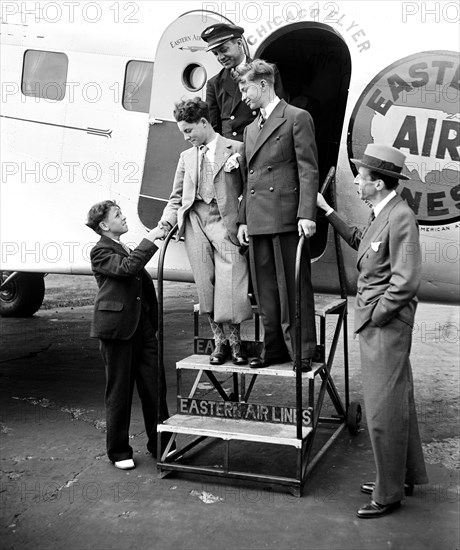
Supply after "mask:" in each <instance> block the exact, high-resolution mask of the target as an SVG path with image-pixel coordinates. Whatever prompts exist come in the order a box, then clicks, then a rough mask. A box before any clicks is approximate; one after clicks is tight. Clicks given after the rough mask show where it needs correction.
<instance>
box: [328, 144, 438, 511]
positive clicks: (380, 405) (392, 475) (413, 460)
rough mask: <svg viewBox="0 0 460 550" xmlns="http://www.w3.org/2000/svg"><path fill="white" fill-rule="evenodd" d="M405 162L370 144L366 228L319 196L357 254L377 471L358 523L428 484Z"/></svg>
mask: <svg viewBox="0 0 460 550" xmlns="http://www.w3.org/2000/svg"><path fill="white" fill-rule="evenodd" d="M404 160H405V156H404V155H403V153H401V152H400V151H399V150H398V149H395V148H393V147H388V146H385V145H377V144H370V145H368V146H367V147H366V150H365V151H364V156H363V159H362V160H357V159H351V161H352V162H353V163H354V164H355V165H356V166H357V167H358V174H357V176H356V178H355V184H356V185H358V193H359V196H360V198H361V200H363V201H366V202H370V203H371V204H372V206H373V210H372V213H371V216H370V218H369V222H368V225H367V227H366V228H365V229H364V231H363V230H361V229H359V228H357V227H351V226H349V225H348V224H347V223H345V221H344V220H342V219H341V218H340V217H339V216H338V215H337V214H336V213H335V212H334V210H333V209H332V208H331V207H330V206H329V205H328V204H327V202H326V201H325V200H324V198H323V196H322V195H320V194H318V207H319V208H321V209H322V210H324V211H325V212H326V216H327V219H328V220H329V223H331V225H332V226H333V227H334V229H335V230H336V231H337V232H338V233H339V234H340V235H341V236H342V237H343V238H344V239H345V241H346V242H347V243H348V244H349V245H350V246H351V247H353V248H354V249H356V250H357V251H358V257H357V262H358V263H357V267H358V270H359V276H358V293H357V295H356V302H355V333H357V334H359V346H360V350H361V369H362V374H363V393H364V405H365V408H366V418H367V426H368V429H369V436H370V439H371V443H372V450H373V452H374V460H375V465H376V470H377V475H376V480H375V482H374V481H371V482H367V483H364V484H363V485H362V486H361V491H362V492H363V493H367V494H371V495H372V500H371V502H370V503H369V504H366V505H365V506H363V507H362V508H360V509H359V510H358V512H357V515H358V517H359V518H363V519H366V518H378V517H381V516H384V515H387V514H389V513H391V512H393V511H394V510H396V509H397V508H399V505H400V503H401V500H402V498H403V496H404V494H406V495H411V494H412V491H413V486H414V484H423V483H428V478H427V475H426V469H425V462H424V459H423V452H422V445H421V442H420V435H419V431H418V425H417V415H416V411H415V403H414V388H413V382H412V369H411V364H410V360H409V353H410V348H411V344H412V327H413V324H414V316H415V310H416V307H417V298H416V293H417V290H418V287H419V285H420V274H421V253H420V244H419V233H418V225H417V220H416V219H415V215H414V213H413V212H412V210H411V209H410V207H409V206H408V205H407V203H406V202H405V201H403V200H402V199H401V197H400V196H399V195H397V193H396V191H395V189H396V187H397V186H398V180H399V179H409V178H408V177H407V176H405V175H403V174H402V169H403V165H404Z"/></svg>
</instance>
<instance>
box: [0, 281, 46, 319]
mask: <svg viewBox="0 0 460 550" xmlns="http://www.w3.org/2000/svg"><path fill="white" fill-rule="evenodd" d="M10 274H11V272H9V271H0V275H1V281H2V282H3V281H4V280H5V279H6V278H7V277H8V276H9V275H10ZM44 296H45V282H44V280H43V273H19V274H18V275H17V276H16V277H15V278H14V279H13V280H12V281H10V282H9V283H8V285H7V286H6V287H5V288H4V289H2V290H1V291H0V315H1V316H2V317H30V316H31V315H33V314H34V313H35V312H36V311H37V310H38V309H40V306H41V305H42V302H43V298H44Z"/></svg>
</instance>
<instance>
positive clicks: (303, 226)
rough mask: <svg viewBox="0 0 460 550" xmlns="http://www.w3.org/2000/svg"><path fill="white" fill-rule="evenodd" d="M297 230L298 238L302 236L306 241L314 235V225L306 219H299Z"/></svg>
mask: <svg viewBox="0 0 460 550" xmlns="http://www.w3.org/2000/svg"><path fill="white" fill-rule="evenodd" d="M297 230H298V232H299V237H301V236H302V235H304V236H305V237H306V238H307V239H309V238H310V237H313V235H314V234H315V233H316V223H315V222H314V221H312V220H307V219H306V218H300V219H299V221H298V223H297Z"/></svg>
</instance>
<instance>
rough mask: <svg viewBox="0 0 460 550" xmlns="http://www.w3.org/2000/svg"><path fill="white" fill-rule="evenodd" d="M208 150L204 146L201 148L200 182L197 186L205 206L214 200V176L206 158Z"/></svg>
mask: <svg viewBox="0 0 460 550" xmlns="http://www.w3.org/2000/svg"><path fill="white" fill-rule="evenodd" d="M208 150H209V149H208V147H206V145H203V147H201V163H200V180H199V184H198V193H199V195H200V197H201V198H202V199H203V201H204V202H205V203H206V204H209V203H210V202H211V201H212V200H213V199H214V185H213V179H214V174H213V171H212V164H211V163H210V162H209V160H208V157H207V156H206V152H207V151H208Z"/></svg>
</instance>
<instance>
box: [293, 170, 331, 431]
mask: <svg viewBox="0 0 460 550" xmlns="http://www.w3.org/2000/svg"><path fill="white" fill-rule="evenodd" d="M334 175H335V167H334V166H331V168H330V169H329V172H328V173H327V176H326V179H325V180H324V183H323V185H322V187H321V191H320V193H321V194H323V193H325V192H326V191H327V189H328V187H329V185H330V184H331V182H332V180H333V178H334ZM304 244H305V235H301V237H300V238H299V242H298V244H297V251H296V258H295V290H296V292H295V364H296V365H297V368H296V411H297V413H296V414H297V416H296V437H297V439H302V367H301V360H302V345H301V337H302V319H301V303H302V295H301V288H300V287H301V285H300V281H301V265H300V264H301V259H302V253H303V247H304ZM312 421H313V419H312Z"/></svg>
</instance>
